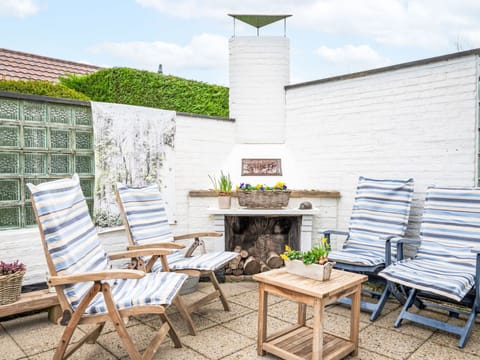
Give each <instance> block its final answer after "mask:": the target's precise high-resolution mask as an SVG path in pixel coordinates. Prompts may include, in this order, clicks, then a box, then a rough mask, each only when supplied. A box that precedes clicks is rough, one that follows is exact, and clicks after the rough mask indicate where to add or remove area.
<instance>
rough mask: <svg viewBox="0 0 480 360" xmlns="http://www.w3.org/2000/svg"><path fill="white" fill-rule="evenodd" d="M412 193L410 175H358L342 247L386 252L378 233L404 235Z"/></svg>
mask: <svg viewBox="0 0 480 360" xmlns="http://www.w3.org/2000/svg"><path fill="white" fill-rule="evenodd" d="M412 197H413V179H407V180H376V179H369V178H365V177H362V176H361V177H360V178H359V180H358V187H357V193H356V196H355V203H354V206H353V211H352V216H351V218H350V227H349V239H348V240H347V242H346V243H345V247H348V248H355V249H359V250H362V249H365V250H368V251H373V252H378V253H380V254H381V255H384V254H385V241H383V240H381V239H380V237H382V236H388V235H394V236H404V235H405V232H406V230H407V225H408V217H409V214H410V206H411V203H412Z"/></svg>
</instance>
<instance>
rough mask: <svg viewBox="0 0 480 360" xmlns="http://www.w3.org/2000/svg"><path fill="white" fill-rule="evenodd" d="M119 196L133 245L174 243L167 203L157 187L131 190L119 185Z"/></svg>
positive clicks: (151, 186)
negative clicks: (166, 207) (166, 208)
mask: <svg viewBox="0 0 480 360" xmlns="http://www.w3.org/2000/svg"><path fill="white" fill-rule="evenodd" d="M117 194H118V200H119V202H120V204H119V205H120V208H121V211H122V214H123V219H124V222H125V226H126V227H127V228H128V231H129V235H130V236H129V240H130V242H131V243H132V245H133V244H134V245H144V244H152V243H158V242H171V241H173V233H172V231H171V230H170V226H169V225H168V217H167V212H166V210H165V203H164V201H163V198H162V194H161V193H160V191H159V190H158V186H157V185H150V186H147V187H144V188H130V187H128V186H126V185H124V184H120V183H117Z"/></svg>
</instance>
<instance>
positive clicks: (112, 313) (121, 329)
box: [102, 283, 142, 360]
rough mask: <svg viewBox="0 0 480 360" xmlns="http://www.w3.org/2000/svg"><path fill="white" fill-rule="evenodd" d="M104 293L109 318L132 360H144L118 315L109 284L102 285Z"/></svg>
mask: <svg viewBox="0 0 480 360" xmlns="http://www.w3.org/2000/svg"><path fill="white" fill-rule="evenodd" d="M102 293H103V298H104V300H105V304H106V305H107V309H108V316H109V317H110V319H111V321H112V323H113V325H114V326H115V330H117V333H118V336H119V337H120V340H121V341H122V343H123V346H124V347H125V350H127V352H128V355H129V356H130V359H132V360H142V355H141V354H140V353H139V352H138V350H137V348H136V347H135V344H134V343H133V341H132V339H131V338H130V335H128V332H127V328H126V327H125V324H124V322H123V320H122V318H121V316H120V314H119V313H118V310H117V308H116V307H115V304H114V303H113V298H112V294H111V292H110V285H109V284H108V283H104V284H102Z"/></svg>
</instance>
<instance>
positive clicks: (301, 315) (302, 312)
mask: <svg viewBox="0 0 480 360" xmlns="http://www.w3.org/2000/svg"><path fill="white" fill-rule="evenodd" d="M306 322H307V305H305V304H302V303H298V315H297V323H298V325H302V326H303V325H305V323H306Z"/></svg>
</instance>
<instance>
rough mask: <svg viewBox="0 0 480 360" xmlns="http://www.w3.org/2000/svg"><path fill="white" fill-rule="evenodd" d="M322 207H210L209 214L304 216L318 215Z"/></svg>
mask: <svg viewBox="0 0 480 360" xmlns="http://www.w3.org/2000/svg"><path fill="white" fill-rule="evenodd" d="M319 212H320V209H317V208H313V209H308V210H307V209H298V208H295V209H288V208H287V209H244V208H230V209H219V208H213V207H210V208H208V209H207V213H208V214H212V215H234V216H252V215H276V216H295V215H297V216H302V215H316V214H318V213H319Z"/></svg>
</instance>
